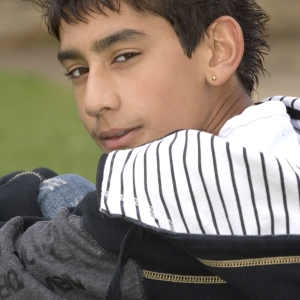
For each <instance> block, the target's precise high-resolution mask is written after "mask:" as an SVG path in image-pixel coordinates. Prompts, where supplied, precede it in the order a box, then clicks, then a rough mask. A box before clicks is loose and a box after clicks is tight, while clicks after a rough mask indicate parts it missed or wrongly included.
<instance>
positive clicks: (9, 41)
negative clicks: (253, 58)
mask: <svg viewBox="0 0 300 300" xmlns="http://www.w3.org/2000/svg"><path fill="white" fill-rule="evenodd" d="M258 2H259V3H260V4H261V5H262V6H263V7H264V8H265V9H266V10H267V11H268V12H269V13H270V15H271V18H272V19H271V25H270V33H271V36H270V39H269V41H270V43H271V44H272V49H271V55H269V56H267V57H266V69H267V71H268V72H269V74H270V76H268V75H267V76H266V77H264V78H262V79H261V82H260V85H259V88H258V89H257V92H256V93H255V95H254V98H255V100H259V99H263V98H265V97H268V96H271V95H276V94H281V95H282V94H285V95H294V96H300V51H299V49H300V29H299V28H300V18H299V11H300V1H299V0H286V1H282V0H258ZM58 47H59V44H58V43H57V41H55V40H54V39H53V38H51V37H49V35H48V33H47V29H46V27H45V25H44V23H43V21H41V16H40V14H39V12H37V11H36V10H35V9H34V7H33V6H32V4H31V3H30V2H28V1H22V0H0V141H1V142H0V143H1V144H0V177H1V176H3V175H4V174H7V173H9V172H13V171H17V170H32V169H34V168H36V167H41V166H44V167H48V168H50V169H52V170H54V171H56V172H57V173H59V174H63V173H76V174H80V175H81V176H83V177H85V178H87V179H89V180H91V181H92V182H95V174H96V168H97V162H98V159H99V157H100V155H101V152H100V150H99V149H98V148H97V146H96V145H95V144H94V143H93V141H92V140H91V138H90V137H89V136H88V134H87V133H86V131H85V129H84V128H83V126H82V124H81V121H80V119H79V117H78V115H77V112H76V108H75V104H74V101H73V96H72V87H71V83H70V82H68V80H67V79H66V78H65V77H64V76H63V73H64V70H63V69H62V67H61V66H60V65H59V63H58V62H57V60H56V53H57V50H58Z"/></svg>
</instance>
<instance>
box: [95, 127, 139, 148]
mask: <svg viewBox="0 0 300 300" xmlns="http://www.w3.org/2000/svg"><path fill="white" fill-rule="evenodd" d="M139 131H140V127H135V128H130V129H112V130H109V131H106V132H102V133H101V134H100V140H101V143H102V144H103V145H104V147H105V148H106V149H107V151H108V152H110V151H114V150H118V149H128V148H132V147H134V139H135V138H136V136H137V134H138V132H139Z"/></svg>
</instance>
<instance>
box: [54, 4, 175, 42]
mask: <svg viewBox="0 0 300 300" xmlns="http://www.w3.org/2000/svg"><path fill="white" fill-rule="evenodd" d="M60 25H61V26H60V31H59V34H60V42H61V46H62V47H64V45H65V44H72V40H74V37H76V39H77V40H78V39H80V38H82V40H86V39H89V40H91V39H95V38H97V39H101V38H103V37H105V36H107V35H111V34H113V33H115V32H118V31H121V30H135V31H139V32H143V33H145V35H148V36H151V34H152V33H153V32H155V31H156V32H157V31H160V33H161V34H164V33H170V32H172V33H173V28H172V27H171V25H170V24H169V23H168V22H167V21H166V20H165V19H164V18H162V17H159V16H155V15H152V14H149V13H141V12H138V11H136V10H134V9H133V8H131V7H129V6H128V5H126V4H122V5H121V7H120V11H119V12H115V11H111V10H109V9H108V8H104V9H103V13H101V12H99V13H94V12H93V13H90V14H88V15H85V21H77V22H76V23H67V22H66V21H64V20H61V24H60Z"/></svg>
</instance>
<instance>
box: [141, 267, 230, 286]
mask: <svg viewBox="0 0 300 300" xmlns="http://www.w3.org/2000/svg"><path fill="white" fill-rule="evenodd" d="M142 275H143V277H144V278H146V279H151V280H157V281H168V282H176V283H191V284H224V283H226V281H224V280H223V279H222V278H221V277H219V276H191V275H175V274H167V273H158V272H153V271H146V270H142Z"/></svg>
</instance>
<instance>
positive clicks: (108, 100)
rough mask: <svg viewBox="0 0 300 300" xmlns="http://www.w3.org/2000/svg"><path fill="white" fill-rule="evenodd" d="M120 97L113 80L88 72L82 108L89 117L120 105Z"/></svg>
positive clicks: (115, 108)
mask: <svg viewBox="0 0 300 300" xmlns="http://www.w3.org/2000/svg"><path fill="white" fill-rule="evenodd" d="M120 104H121V101H120V97H119V94H118V91H117V88H116V85H115V84H114V82H113V80H112V79H111V78H109V76H103V75H102V76H101V75H100V74H99V73H96V72H94V73H92V72H90V73H89V76H88V80H87V84H86V89H85V96H84V109H85V112H86V114H87V115H89V116H91V117H95V116H100V115H101V114H104V113H105V112H106V111H109V110H117V109H118V108H119V107H120Z"/></svg>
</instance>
